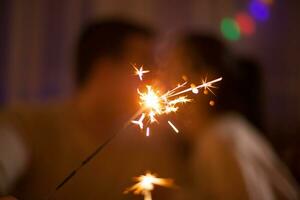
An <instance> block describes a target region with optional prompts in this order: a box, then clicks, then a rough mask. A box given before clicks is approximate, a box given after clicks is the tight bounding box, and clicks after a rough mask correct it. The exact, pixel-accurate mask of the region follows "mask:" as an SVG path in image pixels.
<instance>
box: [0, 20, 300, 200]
mask: <svg viewBox="0 0 300 200" xmlns="http://www.w3.org/2000/svg"><path fill="white" fill-rule="evenodd" d="M154 39H155V38H154V33H153V32H152V31H151V30H149V29H148V28H145V27H143V26H140V25H136V24H134V23H131V22H127V21H124V20H115V19H114V20H104V21H101V22H97V23H93V24H92V25H90V26H88V27H86V29H85V30H84V32H83V33H82V34H81V36H80V38H79V41H78V45H77V48H76V83H77V92H76V94H74V96H73V97H72V98H71V99H70V100H69V101H68V102H67V103H64V104H63V105H54V106H47V108H36V107H35V108H28V107H19V108H15V109H9V110H7V111H4V112H3V113H2V114H1V115H0V195H2V194H3V195H5V194H12V195H14V196H15V197H17V198H19V199H22V200H23V199H24V200H26V199H30V200H35V199H41V198H42V197H45V196H46V195H47V194H48V193H49V192H50V191H51V190H52V189H53V188H54V187H55V185H56V184H57V183H58V182H59V181H60V180H61V179H62V178H64V176H65V175H66V174H68V172H69V171H70V170H71V169H73V168H75V167H76V166H77V165H78V163H80V161H81V160H83V159H84V158H85V156H86V155H88V154H89V153H90V152H91V151H93V150H94V149H95V147H96V146H97V145H98V144H99V143H102V142H103V141H104V140H105V139H106V138H107V137H109V135H110V134H111V133H113V132H115V131H117V130H119V129H120V127H121V126H122V125H123V123H124V122H125V121H126V120H127V119H128V117H129V116H130V115H131V114H132V113H133V112H135V111H136V110H137V109H138V100H137V98H136V93H135V92H136V87H137V86H138V84H139V82H138V79H136V78H135V77H132V74H131V73H130V72H131V69H130V63H133V62H134V63H137V64H141V65H144V66H153V65H154V63H153V49H154ZM235 64H236V62H235V61H234V59H232V56H231V55H230V52H229V51H228V49H227V48H226V47H225V46H224V44H223V43H222V42H220V41H219V40H217V39H215V38H214V37H212V36H204V35H200V34H193V35H186V36H184V37H181V38H180V39H178V40H177V42H176V45H175V46H174V47H173V48H170V49H168V51H167V53H166V54H165V57H164V59H163V63H162V64H161V65H160V66H161V68H160V69H159V70H155V69H154V70H153V68H152V70H153V71H159V72H161V73H160V75H159V77H160V80H163V82H166V83H168V84H170V85H174V84H177V81H178V80H179V79H178V78H180V77H181V76H182V75H183V74H184V75H186V76H187V77H188V78H189V80H191V82H195V83H198V82H199V81H200V80H201V78H203V76H205V75H206V74H208V79H212V78H217V77H218V76H223V77H224V81H223V82H221V83H220V84H219V86H220V88H219V89H218V90H216V92H217V97H216V99H217V102H216V106H214V107H209V106H208V101H209V99H208V96H209V95H205V96H200V97H199V98H198V97H197V99H196V100H195V102H193V103H191V104H188V105H186V107H185V108H184V109H182V112H181V113H180V114H179V115H178V116H176V117H178V120H177V121H178V123H177V124H178V126H180V129H181V130H182V132H183V134H181V135H179V136H174V135H172V134H170V133H165V132H166V131H165V130H164V128H161V129H159V130H157V131H156V132H155V133H153V134H152V135H151V137H150V138H146V137H144V136H143V135H140V134H138V131H137V130H136V129H134V128H131V127H129V128H128V129H127V130H126V131H125V133H123V134H122V135H120V136H119V137H117V138H116V139H115V140H114V141H113V143H112V144H111V145H109V146H108V147H107V148H106V149H105V150H104V151H103V152H101V155H100V156H99V157H97V158H96V159H95V160H93V161H92V162H91V163H90V164H89V165H87V166H86V167H85V168H84V169H83V170H82V171H81V172H80V173H78V174H77V176H76V177H74V179H73V180H72V181H71V182H69V183H68V184H66V185H65V187H64V188H63V189H62V190H60V191H58V192H57V193H56V198H57V199H73V200H76V199H106V200H109V199H136V197H134V196H131V195H123V194H122V191H123V190H124V189H125V188H127V187H128V185H130V184H131V177H135V176H137V175H140V174H144V172H145V171H146V170H151V171H153V172H156V173H158V174H159V175H160V176H162V177H172V178H174V179H175V181H176V183H177V185H178V186H179V188H178V189H176V190H172V191H165V190H157V191H155V192H154V194H153V199H175V200H176V199H178V200H179V199H230V200H234V199H251V200H254V199H255V200H257V199H267V200H269V199H270V200H273V199H297V198H298V196H297V195H298V194H297V189H296V186H295V183H294V182H293V179H292V178H291V177H290V175H289V173H288V172H287V170H286V169H285V167H284V166H283V164H282V163H281V162H280V161H279V160H278V158H277V157H276V155H275V154H274V153H273V151H272V149H271V147H270V146H269V145H268V144H267V142H266V141H265V140H264V139H263V138H262V137H261V136H260V135H259V131H258V130H257V129H256V128H254V127H253V126H252V125H251V124H250V123H249V122H248V121H247V120H245V119H244V118H243V117H242V115H241V114H237V112H238V111H240V110H239V109H238V108H239V107H238V106H237V105H244V104H243V103H244V102H243V101H241V100H240V99H238V93H237V92H236V91H235V89H234V85H235V83H236V82H235V81H234V80H236V79H235V75H234V73H233V71H232V69H231V67H232V66H234V65H235ZM151 76H152V75H149V77H151ZM151 78H152V77H151ZM235 97H237V99H235ZM244 106H245V105H244ZM246 106H247V105H246ZM249 106H250V105H249ZM160 132H161V133H160ZM0 199H1V198H0ZM7 199H10V197H3V200H7ZM1 200H2V199H1Z"/></svg>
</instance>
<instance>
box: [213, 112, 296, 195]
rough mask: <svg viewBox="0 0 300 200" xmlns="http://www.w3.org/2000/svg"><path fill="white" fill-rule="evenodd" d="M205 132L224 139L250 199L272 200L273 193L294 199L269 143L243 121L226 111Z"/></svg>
mask: <svg viewBox="0 0 300 200" xmlns="http://www.w3.org/2000/svg"><path fill="white" fill-rule="evenodd" d="M209 132H212V133H215V134H218V136H219V137H221V138H222V139H224V141H227V142H228V143H230V144H232V145H230V148H231V150H232V152H234V156H235V157H236V159H237V162H238V164H239V166H240V169H241V173H242V176H243V179H244V182H245V185H246V190H247V192H248V194H249V199H251V200H273V199H276V196H275V191H276V194H279V195H280V196H283V197H285V199H291V200H294V199H295V200H296V199H298V194H297V189H296V184H295V182H294V180H293V178H292V177H291V176H290V174H289V172H288V170H287V169H286V167H285V166H284V164H283V163H282V162H281V161H280V160H279V158H278V157H277V156H276V154H275V153H274V152H273V150H272V147H271V146H270V144H269V143H268V142H267V141H266V140H265V139H264V138H263V137H262V136H261V134H260V133H259V131H258V130H257V129H255V128H254V127H253V126H252V125H251V124H250V123H248V121H247V120H245V119H244V118H243V117H241V116H240V115H238V114H227V115H224V116H223V117H221V118H220V119H218V120H217V121H216V123H215V124H214V126H213V128H212V130H209Z"/></svg>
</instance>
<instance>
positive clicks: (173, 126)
mask: <svg viewBox="0 0 300 200" xmlns="http://www.w3.org/2000/svg"><path fill="white" fill-rule="evenodd" d="M168 124H169V125H170V126H171V127H172V128H173V130H174V131H175V132H176V133H179V130H178V129H177V128H176V126H175V125H174V124H173V123H172V122H171V121H168Z"/></svg>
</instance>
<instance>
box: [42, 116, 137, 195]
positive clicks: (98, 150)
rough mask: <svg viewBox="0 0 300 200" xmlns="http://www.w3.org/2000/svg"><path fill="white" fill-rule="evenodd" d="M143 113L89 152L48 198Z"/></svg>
mask: <svg viewBox="0 0 300 200" xmlns="http://www.w3.org/2000/svg"><path fill="white" fill-rule="evenodd" d="M141 113H142V110H139V111H137V112H136V113H135V114H134V115H133V116H132V117H131V118H130V120H128V121H127V122H126V123H125V124H124V125H123V127H122V128H121V129H120V130H119V131H117V132H115V133H114V134H112V135H111V136H110V137H109V138H107V139H106V140H105V141H104V142H103V143H101V144H100V145H99V146H98V147H97V148H96V149H95V150H94V151H93V152H92V153H91V154H89V155H88V156H87V157H86V158H85V159H84V160H83V161H82V162H81V163H80V165H79V166H78V167H76V168H75V169H74V170H72V171H71V172H70V173H69V174H68V175H67V176H65V178H64V179H62V181H61V182H59V184H57V186H56V187H55V188H54V190H53V191H52V192H51V193H50V194H48V196H47V197H46V200H50V199H52V197H53V196H54V195H55V193H56V192H57V191H58V190H59V189H61V188H62V187H63V186H64V185H65V184H66V183H68V182H69V181H70V180H71V179H72V178H73V177H74V176H75V175H76V174H77V173H78V172H79V171H80V170H81V169H82V168H83V167H84V166H85V165H86V164H88V163H89V162H90V161H91V160H93V159H94V158H95V157H96V156H97V155H98V154H99V153H100V152H101V151H102V150H103V149H104V148H105V147H107V145H108V144H110V143H111V141H112V140H113V139H114V138H115V137H116V136H118V135H119V134H120V133H122V132H123V131H124V130H125V128H127V126H128V125H129V124H130V123H131V121H132V120H133V119H134V118H136V117H137V116H138V115H140V114H141Z"/></svg>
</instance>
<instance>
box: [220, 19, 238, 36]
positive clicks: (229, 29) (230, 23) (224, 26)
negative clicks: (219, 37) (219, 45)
mask: <svg viewBox="0 0 300 200" xmlns="http://www.w3.org/2000/svg"><path fill="white" fill-rule="evenodd" d="M221 32H222V33H223V36H224V37H225V38H226V39H228V40H233V41H235V40H239V39H240V28H239V27H238V25H237V23H236V22H235V20H233V19H231V18H224V19H223V20H222V21H221Z"/></svg>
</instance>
